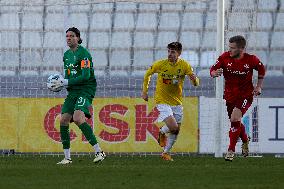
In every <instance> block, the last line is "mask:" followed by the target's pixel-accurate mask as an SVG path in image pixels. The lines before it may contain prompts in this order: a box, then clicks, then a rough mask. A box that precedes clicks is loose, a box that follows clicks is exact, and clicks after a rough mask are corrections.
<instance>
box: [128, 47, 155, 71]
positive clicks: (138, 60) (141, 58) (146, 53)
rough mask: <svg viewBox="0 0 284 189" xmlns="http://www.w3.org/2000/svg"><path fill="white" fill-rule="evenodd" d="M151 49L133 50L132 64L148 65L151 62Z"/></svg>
mask: <svg viewBox="0 0 284 189" xmlns="http://www.w3.org/2000/svg"><path fill="white" fill-rule="evenodd" d="M153 61H154V60H153V51H151V50H141V51H140V50H137V51H134V61H133V66H134V69H135V67H145V68H147V67H149V66H150V65H152V64H153Z"/></svg>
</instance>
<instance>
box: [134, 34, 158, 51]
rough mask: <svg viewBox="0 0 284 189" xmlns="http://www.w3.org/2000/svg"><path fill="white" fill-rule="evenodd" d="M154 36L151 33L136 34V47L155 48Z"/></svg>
mask: <svg viewBox="0 0 284 189" xmlns="http://www.w3.org/2000/svg"><path fill="white" fill-rule="evenodd" d="M153 46H154V36H153V33H150V32H136V33H135V35H134V47H138V48H153Z"/></svg>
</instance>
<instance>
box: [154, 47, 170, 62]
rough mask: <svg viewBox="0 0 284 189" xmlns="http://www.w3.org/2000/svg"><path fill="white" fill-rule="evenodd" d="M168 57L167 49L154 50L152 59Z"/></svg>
mask: <svg viewBox="0 0 284 189" xmlns="http://www.w3.org/2000/svg"><path fill="white" fill-rule="evenodd" d="M166 58H168V51H167V50H166V49H165V50H156V51H155V54H154V61H156V60H160V59H166Z"/></svg>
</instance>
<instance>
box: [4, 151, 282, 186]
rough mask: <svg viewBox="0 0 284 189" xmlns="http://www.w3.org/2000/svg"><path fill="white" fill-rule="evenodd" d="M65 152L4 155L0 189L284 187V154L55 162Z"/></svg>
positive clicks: (130, 157)
mask: <svg viewBox="0 0 284 189" xmlns="http://www.w3.org/2000/svg"><path fill="white" fill-rule="evenodd" d="M62 158H63V157H62V156H37V155H36V156H29V155H24V156H19V155H11V156H0V188H1V189H2V188H5V189H6V188H12V189H17V188H23V189H34V188H38V189H45V188H52V189H57V188H64V189H65V188H66V189H73V188H80V189H84V188H88V189H90V188H94V189H100V188H102V189H108V188H113V189H120V188H121V189H128V188H129V189H130V188H131V189H140V188H145V189H160V188H161V189H183V188H185V189H190V188H193V189H199V188H204V189H208V188H216V189H223V188H228V189H237V188H240V189H256V188H263V189H270V188H275V189H276V188H277V189H278V188H279V189H282V188H284V158H274V157H272V156H265V157H263V158H241V157H239V158H236V159H235V160H234V161H233V162H225V161H224V159H222V158H213V157H209V156H206V157H189V156H174V159H175V161H173V162H166V161H163V160H161V159H160V157H159V156H121V157H119V156H113V155H112V156H108V157H107V158H106V159H105V160H104V161H103V162H101V163H99V164H94V163H92V160H93V157H90V156H73V158H72V160H73V164H69V165H56V162H57V161H59V160H61V159H62Z"/></svg>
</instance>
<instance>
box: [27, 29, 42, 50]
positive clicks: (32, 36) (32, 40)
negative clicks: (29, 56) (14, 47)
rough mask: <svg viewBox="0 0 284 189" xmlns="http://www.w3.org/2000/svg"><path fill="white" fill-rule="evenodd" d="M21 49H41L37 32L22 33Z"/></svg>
mask: <svg viewBox="0 0 284 189" xmlns="http://www.w3.org/2000/svg"><path fill="white" fill-rule="evenodd" d="M22 47H23V48H40V47H42V37H41V36H40V33H39V32H23V33H22Z"/></svg>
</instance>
